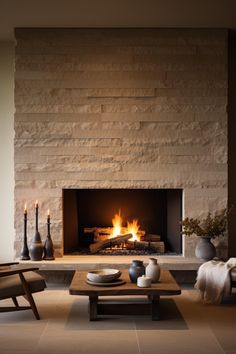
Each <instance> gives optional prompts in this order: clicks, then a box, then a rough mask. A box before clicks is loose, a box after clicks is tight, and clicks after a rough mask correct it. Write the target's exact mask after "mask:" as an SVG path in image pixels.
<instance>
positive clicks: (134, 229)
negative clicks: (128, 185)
mask: <svg viewBox="0 0 236 354" xmlns="http://www.w3.org/2000/svg"><path fill="white" fill-rule="evenodd" d="M112 225H113V229H112V233H111V234H110V236H109V238H112V237H116V236H119V235H125V234H132V235H133V236H132V238H131V239H130V240H131V241H140V237H139V235H138V231H139V228H140V225H139V224H138V220H137V219H134V220H133V221H132V222H127V227H122V217H121V212H120V210H119V213H118V214H115V215H114V218H113V219H112Z"/></svg>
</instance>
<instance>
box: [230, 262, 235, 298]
mask: <svg viewBox="0 0 236 354" xmlns="http://www.w3.org/2000/svg"><path fill="white" fill-rule="evenodd" d="M230 280H231V293H232V291H233V288H236V267H234V268H232V269H231V271H230Z"/></svg>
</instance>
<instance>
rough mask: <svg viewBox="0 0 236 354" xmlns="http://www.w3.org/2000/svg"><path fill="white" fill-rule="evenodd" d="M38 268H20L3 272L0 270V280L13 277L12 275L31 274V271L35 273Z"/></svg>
mask: <svg viewBox="0 0 236 354" xmlns="http://www.w3.org/2000/svg"><path fill="white" fill-rule="evenodd" d="M38 269H39V268H37V267H31V268H22V267H15V268H13V269H11V268H10V269H4V270H1V269H0V278H1V277H6V276H8V275H14V274H22V273H25V272H32V271H35V270H38Z"/></svg>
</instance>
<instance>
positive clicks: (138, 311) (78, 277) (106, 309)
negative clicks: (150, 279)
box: [69, 269, 181, 321]
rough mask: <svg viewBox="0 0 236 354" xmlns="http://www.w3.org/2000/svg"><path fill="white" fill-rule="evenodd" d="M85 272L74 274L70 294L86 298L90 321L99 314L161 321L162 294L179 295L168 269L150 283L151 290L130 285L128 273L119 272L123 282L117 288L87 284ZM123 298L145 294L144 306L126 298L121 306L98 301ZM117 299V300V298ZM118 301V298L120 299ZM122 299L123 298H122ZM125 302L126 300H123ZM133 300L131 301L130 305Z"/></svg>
mask: <svg viewBox="0 0 236 354" xmlns="http://www.w3.org/2000/svg"><path fill="white" fill-rule="evenodd" d="M87 273H88V271H76V272H75V275H74V277H73V279H72V282H71V285H70V288H69V292H70V294H71V295H86V296H88V297H89V315H90V321H95V320H97V319H98V315H148V314H149V315H151V317H152V320H153V321H156V320H159V319H160V316H159V306H160V304H159V300H160V296H162V295H179V294H181V289H180V287H179V286H178V284H177V283H176V281H175V279H174V278H173V277H172V275H171V273H170V272H169V271H168V270H161V277H160V280H159V282H158V283H156V284H152V286H151V287H150V288H139V287H138V286H137V285H136V284H134V283H131V281H130V279H129V274H128V270H126V269H124V270H122V274H121V279H123V280H125V281H126V283H125V284H123V285H119V286H110V287H101V286H94V285H90V284H87V282H86V279H87V278H86V275H87ZM123 295H132V296H133V295H135V296H140V295H146V296H147V300H146V302H145V303H137V302H135V300H136V299H134V298H131V299H128V300H129V301H130V302H129V303H127V301H126V302H125V303H124V302H123V303H119V302H118V301H116V302H114V301H111V300H109V301H107V300H102V299H99V296H123ZM116 300H117V299H116ZM119 300H120V299H119ZM122 300H124V299H122ZM125 300H127V299H125ZM132 300H133V302H132Z"/></svg>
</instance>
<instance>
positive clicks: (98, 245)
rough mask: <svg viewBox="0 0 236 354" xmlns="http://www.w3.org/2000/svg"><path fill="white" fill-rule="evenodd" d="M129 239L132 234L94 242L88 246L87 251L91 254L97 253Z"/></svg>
mask: <svg viewBox="0 0 236 354" xmlns="http://www.w3.org/2000/svg"><path fill="white" fill-rule="evenodd" d="M131 237H132V234H126V235H119V236H116V237H112V238H109V239H107V240H104V241H99V242H95V243H92V244H91V245H90V246H89V250H90V252H91V253H97V252H98V251H100V250H102V249H104V248H108V247H113V246H115V245H120V244H121V243H124V242H125V241H127V240H128V239H130V238H131Z"/></svg>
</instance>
